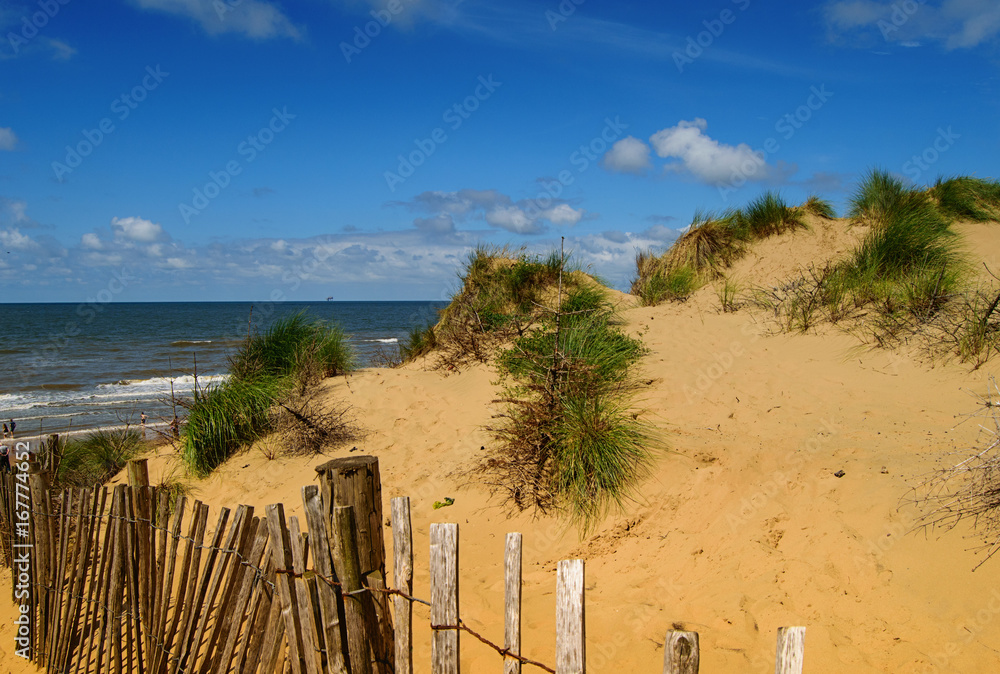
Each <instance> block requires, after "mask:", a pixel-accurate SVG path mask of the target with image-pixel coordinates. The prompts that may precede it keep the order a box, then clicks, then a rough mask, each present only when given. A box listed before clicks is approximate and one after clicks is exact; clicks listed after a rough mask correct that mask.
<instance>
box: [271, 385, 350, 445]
mask: <svg viewBox="0 0 1000 674" xmlns="http://www.w3.org/2000/svg"><path fill="white" fill-rule="evenodd" d="M272 427H273V428H274V431H275V433H276V434H277V436H278V437H280V438H281V446H282V447H284V453H286V454H291V455H301V454H322V453H323V452H324V451H326V450H328V449H332V448H335V447H338V446H340V445H343V444H346V443H348V442H354V441H355V440H357V439H358V438H360V437H361V436H362V435H363V432H362V430H361V428H360V427H359V426H358V425H357V424H356V423H355V421H354V418H353V416H352V414H351V408H350V407H346V406H345V407H334V408H332V409H331V408H329V407H328V406H325V405H323V403H322V402H321V401H320V400H319V398H318V396H317V394H316V393H315V392H312V393H307V394H305V395H301V396H296V397H293V398H290V399H289V400H287V401H285V402H282V403H281V404H280V405H279V406H278V407H277V408H276V410H275V412H274V420H273V423H272Z"/></svg>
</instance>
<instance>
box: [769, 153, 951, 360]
mask: <svg viewBox="0 0 1000 674" xmlns="http://www.w3.org/2000/svg"><path fill="white" fill-rule="evenodd" d="M849 216H850V217H851V218H852V219H853V220H854V222H855V223H856V224H860V225H865V226H867V227H868V231H867V232H866V234H865V236H864V238H863V239H862V240H861V242H860V243H859V244H858V245H857V246H856V247H855V248H854V250H852V251H851V252H850V253H849V254H848V256H847V258H846V259H844V260H842V261H840V262H838V263H836V264H833V265H830V266H828V267H826V268H824V269H822V270H820V271H816V270H811V272H810V274H809V275H808V276H806V275H803V276H802V277H801V278H799V279H797V280H794V281H792V282H790V283H789V284H786V286H785V288H784V289H782V290H780V291H776V292H772V293H770V296H769V298H768V299H769V302H768V306H770V307H771V308H773V309H774V310H775V313H776V314H777V315H779V316H782V317H783V319H782V320H783V323H784V326H785V328H786V329H797V330H807V329H809V328H810V327H811V326H813V325H814V324H815V323H816V321H817V320H819V319H821V318H826V319H828V320H830V321H831V322H838V321H841V320H844V319H847V318H852V317H853V318H855V319H856V320H855V321H852V325H854V326H855V327H858V328H859V329H861V330H862V331H863V332H868V333H870V336H871V337H873V338H874V339H875V340H876V341H877V342H878V343H879V344H887V343H891V342H893V341H894V340H896V339H898V338H899V337H900V336H901V335H905V334H909V333H911V332H912V331H913V330H915V329H917V328H918V327H919V326H922V325H929V324H930V323H931V322H932V321H934V320H936V317H938V316H939V315H940V314H941V313H942V312H943V311H945V310H946V309H947V308H948V306H949V304H950V303H952V302H953V300H955V299H956V298H957V297H958V296H959V295H960V294H961V293H962V292H963V289H964V288H965V285H966V279H967V275H968V268H967V266H966V263H965V261H964V258H963V256H962V254H961V252H960V250H959V248H958V245H957V237H956V235H955V233H954V231H953V230H952V228H951V224H952V217H951V216H950V215H949V214H947V213H946V212H944V211H943V210H942V208H941V207H940V206H939V203H938V201H937V200H936V199H935V198H934V197H933V196H932V193H930V192H927V191H919V190H913V189H909V188H908V187H906V186H905V185H904V184H903V181H902V180H900V179H899V178H897V177H896V176H893V175H891V174H889V173H888V172H886V171H883V170H880V169H873V170H871V171H869V172H868V173H867V174H866V175H865V177H864V178H863V180H862V181H861V183H860V184H859V185H858V187H857V189H856V190H855V193H854V195H853V197H852V199H851V202H850V209H849Z"/></svg>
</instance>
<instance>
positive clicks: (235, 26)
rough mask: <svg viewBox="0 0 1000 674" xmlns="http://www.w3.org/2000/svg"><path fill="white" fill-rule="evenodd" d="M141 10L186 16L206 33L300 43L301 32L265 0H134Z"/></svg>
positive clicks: (274, 6)
mask: <svg viewBox="0 0 1000 674" xmlns="http://www.w3.org/2000/svg"><path fill="white" fill-rule="evenodd" d="M132 3H133V4H134V5H136V6H137V7H139V8H141V9H151V10H155V11H159V12H164V13H166V14H174V15H177V16H183V17H186V18H188V19H192V20H193V21H195V22H197V23H199V24H200V25H201V27H202V28H203V29H204V30H205V32H206V33H209V34H210V35H217V34H220V33H242V34H243V35H245V36H246V37H250V38H253V39H256V40H267V39H270V38H275V37H289V38H292V39H294V40H298V39H299V38H300V37H301V31H300V30H299V29H298V28H297V27H296V26H295V25H294V24H293V23H292V22H291V20H290V19H289V18H288V17H287V16H285V14H284V13H283V12H282V11H281V9H279V8H278V6H277V5H275V4H273V3H270V2H265V1H264V0H242V1H241V2H239V3H231V2H223V1H221V0H132Z"/></svg>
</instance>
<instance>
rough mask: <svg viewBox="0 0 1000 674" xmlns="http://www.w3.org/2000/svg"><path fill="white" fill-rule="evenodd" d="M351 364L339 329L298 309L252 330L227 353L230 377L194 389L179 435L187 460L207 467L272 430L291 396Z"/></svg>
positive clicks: (196, 467)
mask: <svg viewBox="0 0 1000 674" xmlns="http://www.w3.org/2000/svg"><path fill="white" fill-rule="evenodd" d="M353 364H354V357H353V353H352V351H351V348H350V345H349V344H348V343H347V341H346V338H345V336H344V333H343V331H342V330H341V329H340V328H339V327H336V326H333V325H330V324H328V323H324V322H320V321H314V320H310V319H308V318H307V317H306V316H305V315H304V314H302V313H298V314H294V315H292V316H289V317H286V318H282V319H279V320H277V321H275V322H274V323H273V324H271V326H270V327H269V328H268V329H267V330H266V331H264V332H263V333H260V334H255V335H251V336H250V337H248V338H247V339H246V340H245V341H244V342H243V344H242V346H241V347H240V349H239V350H238V351H237V352H236V354H234V355H233V357H232V358H231V359H230V365H231V374H230V377H229V379H227V380H226V381H225V382H223V383H221V384H216V385H211V386H209V387H207V388H205V389H203V390H201V391H196V392H195V400H194V403H193V404H192V406H191V408H190V410H189V413H188V417H187V421H186V424H185V427H184V434H183V436H182V437H181V455H182V457H183V459H184V462H185V464H186V465H187V466H188V468H189V469H190V470H191V471H192V472H193V473H195V474H196V475H206V474H208V473H210V472H211V471H212V470H214V469H215V468H216V467H217V466H219V465H220V464H221V463H222V462H223V461H225V460H226V459H227V458H229V457H230V456H231V455H232V454H233V453H235V452H236V451H238V450H240V449H242V448H244V447H246V446H248V445H250V444H252V443H253V442H254V441H256V440H258V439H260V438H261V437H263V436H264V435H266V434H268V433H270V432H272V431H274V430H275V429H276V428H277V424H278V421H279V418H280V409H281V408H283V409H285V410H288V409H289V403H290V401H291V399H292V398H296V397H297V398H301V397H302V396H304V395H305V394H306V391H307V390H308V389H309V387H311V386H313V385H314V384H316V383H317V382H319V381H320V380H322V379H323V378H324V377H329V376H334V375H337V374H342V373H344V372H347V371H349V370H350V369H351V368H352V367H353Z"/></svg>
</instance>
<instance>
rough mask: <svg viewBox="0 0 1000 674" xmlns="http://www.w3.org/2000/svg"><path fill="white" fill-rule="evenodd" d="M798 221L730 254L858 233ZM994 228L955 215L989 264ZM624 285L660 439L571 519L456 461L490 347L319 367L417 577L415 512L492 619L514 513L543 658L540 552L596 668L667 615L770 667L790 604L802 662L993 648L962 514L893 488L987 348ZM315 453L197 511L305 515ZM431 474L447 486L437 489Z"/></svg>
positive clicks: (965, 403)
mask: <svg viewBox="0 0 1000 674" xmlns="http://www.w3.org/2000/svg"><path fill="white" fill-rule="evenodd" d="M812 224H813V227H812V229H811V230H810V231H807V232H799V233H796V234H792V235H786V236H783V237H779V238H776V239H773V240H770V241H765V242H763V243H760V244H758V245H756V246H755V248H754V250H753V251H752V252H751V254H750V255H748V256H747V257H746V258H744V259H743V260H741V261H740V262H739V263H738V264H737V265H736V267H735V268H734V269H733V272H732V276H733V277H734V278H737V279H741V280H742V282H743V283H744V285H745V286H749V285H751V284H756V285H768V284H773V283H776V282H777V281H778V280H780V279H783V278H787V277H788V276H789V275H791V274H792V273H793V272H794V271H795V270H796V269H797V268H804V267H806V266H807V265H808V264H809V263H820V262H822V261H823V260H826V259H829V258H830V257H831V256H835V255H837V254H839V253H842V252H843V251H845V250H847V249H848V248H849V247H850V246H851V245H853V243H854V242H855V241H856V239H857V237H858V236H860V234H861V233H860V232H858V231H856V230H847V229H846V228H845V226H844V223H843V222H842V221H836V222H834V223H827V224H825V223H824V222H823V221H820V220H813V221H812ZM995 228H996V225H963V226H962V227H960V229H961V231H962V232H963V234H964V235H965V237H966V241H967V242H968V248H969V249H970V251H974V252H975V255H976V256H977V257H978V259H982V260H986V261H987V262H989V263H990V264H991V267H993V268H995V267H996V265H995V264H994V263H995V261H996V259H997V254H998V253H1000V240H998V237H997V236H996V232H997V230H996V229H995ZM621 299H622V302H623V304H624V305H626V306H628V307H629V308H626V310H625V315H626V317H627V319H628V321H629V326H630V329H631V330H633V331H634V332H636V333H638V334H641V335H642V337H643V339H644V341H645V343H646V344H647V345H648V346H649V348H650V349H651V353H650V354H649V356H648V357H646V359H645V361H644V364H643V368H644V377H645V378H646V379H647V380H649V381H650V382H651V383H650V385H649V386H648V387H647V388H645V389H644V390H643V392H642V394H641V403H642V405H643V406H644V407H645V408H646V409H648V410H649V414H650V418H651V419H653V420H654V421H655V422H656V423H657V424H658V425H659V426H660V427H661V428H662V429H663V430H664V432H665V434H666V437H667V440H668V443H669V450H668V451H666V452H665V453H663V454H662V455H661V456H659V457H658V459H657V462H656V466H655V469H654V471H653V474H652V475H651V476H650V478H649V479H648V480H646V481H645V482H644V483H643V484H642V487H641V490H640V501H639V502H638V503H636V504H634V505H633V506H631V507H630V508H629V509H628V511H627V512H625V513H618V514H615V515H613V516H610V517H608V518H607V520H606V521H605V522H604V523H603V524H602V525H601V526H600V527H599V529H598V531H597V532H596V533H595V534H594V535H591V536H589V537H588V538H586V539H585V540H581V539H580V538H579V536H578V534H577V532H576V531H575V530H567V529H566V528H565V525H564V523H563V520H561V519H559V518H558V517H555V516H545V517H538V518H533V517H532V516H531V515H530V514H519V515H514V516H511V517H508V516H507V514H506V513H505V512H504V511H503V510H502V509H500V508H499V507H498V505H497V504H496V503H493V502H491V501H490V500H489V499H488V496H487V494H486V493H485V491H484V490H483V488H481V487H480V486H479V485H477V484H475V482H474V481H470V479H469V478H468V477H464V476H463V473H464V471H465V469H467V468H468V467H469V466H470V464H471V463H472V461H473V460H474V459H475V458H476V457H477V456H479V455H480V453H481V447H482V446H483V445H485V444H487V442H488V437H487V435H486V434H485V433H484V431H483V430H482V427H483V425H484V424H487V423H489V421H490V416H491V414H492V413H493V412H494V411H495V409H494V408H492V407H491V404H490V403H491V400H492V399H493V397H494V395H495V390H496V389H495V387H494V386H493V381H494V379H495V374H494V373H493V372H492V371H491V370H490V369H488V368H486V367H474V368H470V369H467V370H464V371H462V372H461V373H458V374H455V373H452V374H449V375H447V376H445V375H444V374H442V373H440V372H435V371H424V370H422V369H421V367H420V366H419V365H416V366H410V367H406V368H402V369H397V370H367V371H362V372H360V373H358V374H355V375H353V376H350V377H348V378H346V379H339V380H331V381H329V382H328V383H327V387H328V390H329V396H330V399H331V401H332V400H339V401H345V402H348V403H350V405H352V406H353V408H354V409H355V411H356V414H357V418H358V420H359V421H360V422H361V423H362V424H363V425H364V426H365V427H366V428H367V430H368V431H369V434H368V435H367V437H365V438H364V439H363V440H362V441H360V442H358V443H357V447H358V451H359V452H364V453H366V454H374V455H376V456H378V457H379V459H380V464H381V472H382V480H383V496H384V498H385V512H386V514H388V511H389V508H388V500H389V499H390V498H391V497H394V496H401V495H408V496H410V497H411V502H412V512H413V526H414V536H415V549H416V562H415V566H416V579H415V585H416V588H415V591H416V594H417V595H418V596H421V597H429V588H428V574H427V557H428V529H429V525H430V523H432V522H458V523H459V524H460V537H461V546H460V576H461V612H462V617H463V618H464V620H465V621H467V622H468V623H469V625H471V626H472V627H473V628H474V629H477V630H479V631H481V632H483V633H484V634H486V635H487V636H489V637H491V638H492V639H494V640H497V641H499V640H502V634H503V627H502V616H503V569H502V558H503V549H504V536H505V534H506V533H507V532H508V531H521V532H523V534H524V581H525V588H524V597H525V602H524V624H523V628H524V647H525V652H526V654H527V655H528V656H530V657H533V658H537V659H540V660H542V661H544V662H547V663H550V664H551V663H553V662H554V655H553V652H554V622H555V608H554V604H555V564H556V562H557V561H558V560H560V559H567V558H575V557H582V558H584V559H586V573H587V583H586V585H587V598H586V602H587V639H588V649H589V650H588V663H589V665H590V671H594V672H618V671H634V672H640V671H643V672H658V671H660V668H661V667H662V658H663V647H662V645H663V639H664V633H665V631H666V630H668V629H670V628H671V626H672V625H675V624H676V625H682V626H683V627H684V628H686V629H691V630H696V631H698V632H699V633H700V635H701V647H702V671H704V672H746V671H760V672H764V671H769V669H770V668H772V667H773V658H774V641H775V632H776V630H777V628H778V627H780V626H783V625H805V626H806V627H807V633H806V664H805V671H806V672H811V673H814V674H818V673H820V672H852V673H853V672H893V673H896V672H921V671H956V672H995V671H998V669H1000V582H997V581H995V580H994V578H995V577H996V576H997V571H998V569H1000V557H998V558H997V559H996V560H994V561H991V562H987V563H986V564H985V565H984V566H983V567H982V568H981V569H980V570H979V571H977V572H975V573H974V572H973V571H972V568H973V567H974V566H975V565H976V564H977V563H978V562H979V561H980V560H981V558H980V557H979V556H977V555H976V554H975V553H974V552H970V551H968V548H970V547H971V546H972V545H974V544H976V543H977V542H978V539H975V538H971V539H970V538H968V535H969V534H970V533H971V532H970V530H969V529H968V528H966V527H962V528H960V529H958V530H955V531H951V532H947V533H943V534H941V535H940V536H939V535H938V533H935V534H934V535H932V536H925V535H923V534H919V533H917V534H907V533H906V532H907V531H908V530H909V529H910V528H911V526H912V524H913V521H914V518H915V516H916V510H914V508H913V507H912V506H908V505H906V504H905V500H904V498H905V497H906V495H907V493H908V489H909V487H910V486H911V485H912V484H914V483H916V482H917V481H918V480H919V478H920V476H922V475H924V474H926V473H927V472H928V471H930V470H932V469H934V468H935V467H937V466H939V465H941V462H942V461H946V460H949V457H947V456H946V454H947V453H948V452H950V451H953V450H960V449H963V448H967V447H970V446H972V445H974V444H975V443H977V442H979V441H981V438H979V437H978V436H979V432H980V429H979V428H978V425H977V424H978V421H977V420H972V421H967V422H965V423H962V424H960V423H959V422H960V421H962V415H964V414H966V413H969V412H971V411H973V410H974V409H975V408H976V402H975V399H974V397H973V396H972V393H980V394H981V393H985V391H986V386H987V381H988V377H989V376H990V375H991V374H993V373H995V372H996V368H997V364H1000V359H995V360H994V361H991V362H990V363H988V364H987V365H985V366H983V367H982V368H980V369H979V370H976V371H972V370H971V369H970V367H969V366H968V365H962V364H959V363H943V362H940V361H938V362H930V361H928V360H927V359H926V358H923V357H920V356H919V353H917V352H911V351H908V350H906V349H905V348H904V349H899V350H895V351H878V350H869V349H866V348H865V347H864V346H863V345H861V344H860V343H859V341H858V340H857V339H855V338H854V337H851V336H849V335H845V334H843V333H842V332H841V331H839V330H838V329H837V328H832V327H823V328H821V329H820V330H819V332H818V333H815V332H814V333H810V334H807V335H800V334H779V335H771V334H769V333H768V332H767V331H766V330H765V328H766V316H763V315H762V314H759V313H753V312H751V311H750V310H747V309H744V310H742V311H740V312H738V313H735V314H723V313H721V312H720V311H719V301H718V298H717V297H716V294H715V290H714V288H713V287H706V288H704V289H702V290H700V291H699V292H698V293H697V294H696V295H695V297H693V298H692V299H691V300H690V301H689V302H687V303H684V304H670V305H665V306H661V307H656V308H641V307H637V306H634V305H635V302H634V300H633V299H632V298H627V297H625V296H622V298H621ZM349 449H350V447H346V448H344V449H343V450H341V451H338V452H334V453H333V454H332V455H344V454H347V453H348V450H349ZM327 458H329V457H304V458H293V459H287V458H280V459H277V460H268V459H267V458H266V457H265V456H264V455H263V453H262V452H260V451H258V450H251V451H250V452H248V453H245V454H243V455H240V456H237V457H235V458H233V459H232V460H230V461H229V462H228V463H227V464H226V465H225V466H224V467H223V468H222V469H221V470H219V471H217V472H216V474H215V475H214V476H212V477H211V478H210V479H208V480H205V481H202V482H196V483H194V487H195V491H194V492H193V496H195V497H196V498H200V499H202V500H204V501H206V502H208V503H210V504H211V505H212V506H213V512H215V507H216V506H219V505H227V506H235V505H236V504H238V503H247V504H251V505H254V506H256V507H257V508H258V512H260V513H262V512H263V507H264V506H265V505H267V504H269V503H274V502H279V501H280V502H283V503H284V504H285V506H286V513H287V514H290V515H291V514H299V515H301V513H302V506H301V498H300V494H299V490H300V488H301V486H302V485H305V484H310V483H312V482H313V481H314V480H315V472H314V470H313V469H314V467H315V466H316V465H318V464H319V463H321V462H322V461H325V460H326V459H327ZM171 462H172V456H171V455H170V452H169V451H165V452H161V456H159V457H157V458H155V459H154V460H153V461H152V462H151V473H152V477H153V480H154V481H155V480H157V479H159V477H160V474H162V473H163V472H166V471H169V470H170V468H169V466H170V465H171ZM841 470H842V471H844V472H845V475H844V476H843V477H842V478H838V477H835V476H834V473H835V472H837V471H841ZM446 496H450V497H453V498H454V499H455V504H454V505H453V506H451V507H448V508H443V509H440V510H434V509H433V508H432V507H431V505H432V503H433V502H434V501H436V500H441V499H443V498H444V497H446ZM386 533H387V534H388V533H389V530H388V529H386ZM387 543H388V544H389V545H391V536H390V537H388V538H387ZM5 583H7V580H6V578H5V579H4V581H3V582H2V583H0V597H3V596H7V594H6V593H7V592H8V591H9V588H8V587H7V585H6V584H5ZM12 620H13V613H12V611H11V609H10V607H9V605H8V604H7V602H6V601H0V648H2V649H4V650H5V651H6V654H4V653H3V652H0V662H2V665H0V667H2V668H3V669H4V670H6V669H7V668H8V667H9V668H10V669H11V671H15V672H17V671H24V670H21V669H18V668H17V667H18V664H19V663H13V662H12V658H11V657H10V651H11V649H10V648H9V644H10V643H11V629H12V628H11V622H12ZM415 623H416V625H417V635H416V639H417V643H416V647H415V654H416V659H417V669H418V671H428V670H429V665H428V662H429V630H428V628H427V625H428V614H427V610H426V608H425V607H422V606H419V605H418V606H417V608H416V610H415ZM462 644H463V645H462V654H463V667H464V668H465V670H466V671H470V672H479V671H499V668H500V666H501V665H500V660H499V657H498V656H496V655H495V654H493V653H492V652H491V651H489V650H487V649H486V648H485V647H483V646H481V645H480V644H479V643H478V642H476V641H475V640H474V639H472V638H463V641H462ZM8 663H12V664H9V665H8ZM525 671H530V670H525Z"/></svg>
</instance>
